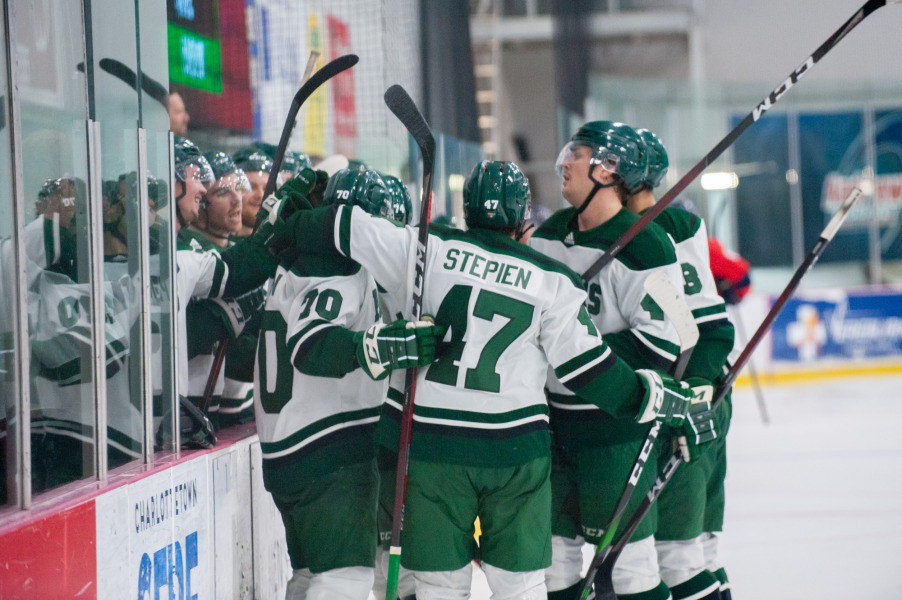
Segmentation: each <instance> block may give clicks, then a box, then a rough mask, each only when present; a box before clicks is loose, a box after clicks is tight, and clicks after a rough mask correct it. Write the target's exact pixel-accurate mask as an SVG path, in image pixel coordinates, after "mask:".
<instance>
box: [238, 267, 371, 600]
mask: <svg viewBox="0 0 902 600" xmlns="http://www.w3.org/2000/svg"><path fill="white" fill-rule="evenodd" d="M319 258H320V257H309V258H308V257H302V258H301V259H300V260H298V261H297V262H295V264H294V265H292V266H291V268H290V269H286V268H285V267H284V266H282V267H279V269H278V270H277V273H276V276H275V280H274V283H273V286H272V289H271V290H270V293H269V295H268V297H267V299H266V305H265V311H264V313H263V322H262V326H261V330H260V343H259V346H258V351H257V361H256V366H255V371H254V408H255V412H256V421H257V431H258V434H259V436H260V448H261V450H262V453H263V482H264V485H265V486H266V489H267V490H269V492H270V493H271V494H272V496H273V499H274V500H275V502H276V506H277V507H278V508H279V511H280V512H281V514H282V519H283V521H284V523H285V529H286V534H287V539H288V550H289V556H290V557H291V565H292V568H293V569H295V570H296V571H297V570H301V569H307V570H309V571H310V572H311V573H313V574H321V573H325V572H327V571H335V570H337V569H345V568H349V567H366V568H368V569H369V571H368V573H369V576H368V577H369V579H368V582H367V583H365V585H364V586H363V587H362V588H361V589H362V593H363V595H364V597H365V595H366V594H367V593H368V591H369V589H370V587H372V581H373V576H372V567H373V565H374V560H375V551H376V538H375V535H374V534H375V532H376V502H377V499H376V496H377V485H378V476H377V472H376V465H375V452H374V450H375V447H374V443H373V435H374V432H375V429H376V422H377V421H378V419H379V407H380V406H381V404H382V402H383V400H384V398H385V392H386V388H387V381H386V380H381V381H374V380H373V379H371V378H370V377H369V376H368V375H367V374H366V373H365V372H364V370H363V369H361V368H359V367H358V363H357V359H356V356H355V348H356V342H355V341H354V339H353V338H354V332H357V331H362V330H365V329H367V328H368V327H370V326H371V325H373V324H374V323H376V322H377V321H378V320H379V319H380V318H381V313H380V309H379V298H378V294H377V291H376V284H375V281H374V280H373V277H372V276H371V275H369V273H367V271H365V270H364V269H361V268H360V265H358V264H356V263H353V262H351V261H348V260H347V259H342V258H338V257H336V258H334V259H323V260H321V261H320V260H318V259H319ZM345 585H348V584H347V582H346V583H345Z"/></svg>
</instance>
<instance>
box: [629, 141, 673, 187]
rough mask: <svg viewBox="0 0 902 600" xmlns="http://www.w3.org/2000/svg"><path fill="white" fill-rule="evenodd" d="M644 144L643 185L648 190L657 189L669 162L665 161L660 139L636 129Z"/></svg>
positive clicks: (664, 151) (665, 156)
mask: <svg viewBox="0 0 902 600" xmlns="http://www.w3.org/2000/svg"><path fill="white" fill-rule="evenodd" d="M636 133H638V134H639V135H640V136H641V137H642V141H643V142H645V150H646V155H647V156H648V170H647V172H646V174H645V180H644V181H643V184H644V185H646V186H648V187H649V188H650V189H654V188H656V187H658V185H659V184H660V183H661V180H662V179H664V175H666V174H667V167H669V166H670V162H669V161H668V160H667V149H666V148H664V144H662V143H661V139H660V138H659V137H658V136H656V135H655V134H654V133H652V132H651V131H649V130H648V129H637V130H636Z"/></svg>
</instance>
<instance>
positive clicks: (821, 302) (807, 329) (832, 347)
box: [772, 291, 902, 362]
mask: <svg viewBox="0 0 902 600" xmlns="http://www.w3.org/2000/svg"><path fill="white" fill-rule="evenodd" d="M772 333H773V358H774V360H777V361H780V360H783V361H799V362H816V361H818V360H823V359H850V358H880V357H888V356H898V355H902V291H887V292H862V293H855V292H852V293H846V292H842V291H840V292H837V293H835V294H832V295H830V296H828V297H826V296H825V297H824V298H814V297H806V298H793V299H790V300H789V301H788V302H787V303H786V306H785V307H784V308H783V311H782V312H781V313H780V315H779V316H778V317H777V319H776V320H775V321H774V326H773V330H772Z"/></svg>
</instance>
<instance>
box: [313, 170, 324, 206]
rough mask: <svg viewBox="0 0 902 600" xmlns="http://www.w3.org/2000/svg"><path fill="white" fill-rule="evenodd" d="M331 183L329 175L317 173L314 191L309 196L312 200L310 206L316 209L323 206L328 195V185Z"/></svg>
mask: <svg viewBox="0 0 902 600" xmlns="http://www.w3.org/2000/svg"><path fill="white" fill-rule="evenodd" d="M328 183H329V174H328V173H326V172H325V171H322V170H317V171H316V183H315V184H313V189H311V190H310V195H309V196H308V198H309V200H310V204H312V205H313V206H314V207H319V206H322V205H323V197H324V196H325V195H326V185H327V184H328Z"/></svg>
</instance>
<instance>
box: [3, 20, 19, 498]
mask: <svg viewBox="0 0 902 600" xmlns="http://www.w3.org/2000/svg"><path fill="white" fill-rule="evenodd" d="M4 25H5V24H4ZM0 59H2V61H3V63H4V64H5V63H6V27H5V26H4V27H3V29H2V30H0ZM0 98H2V99H3V100H2V103H0V104H2V106H0V110H2V111H3V115H2V120H0V290H2V294H3V297H4V298H5V301H4V302H0V406H2V409H3V412H2V413H0V506H2V505H4V504H7V503H13V502H15V493H14V490H15V489H16V482H15V475H16V462H15V459H16V452H15V430H14V429H13V428H14V427H15V426H16V423H17V422H16V418H15V414H16V413H15V410H16V405H15V398H16V395H17V394H16V379H17V367H16V365H18V364H19V360H20V358H19V355H20V352H19V350H18V348H16V338H15V327H16V323H17V322H18V315H17V313H16V308H17V306H16V302H15V301H14V291H15V290H16V269H15V238H13V231H14V223H15V222H16V218H15V210H14V205H13V189H12V156H11V155H10V143H11V139H10V128H9V123H8V122H7V115H8V113H7V112H6V111H7V110H8V108H9V91H8V86H7V79H6V77H0Z"/></svg>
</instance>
